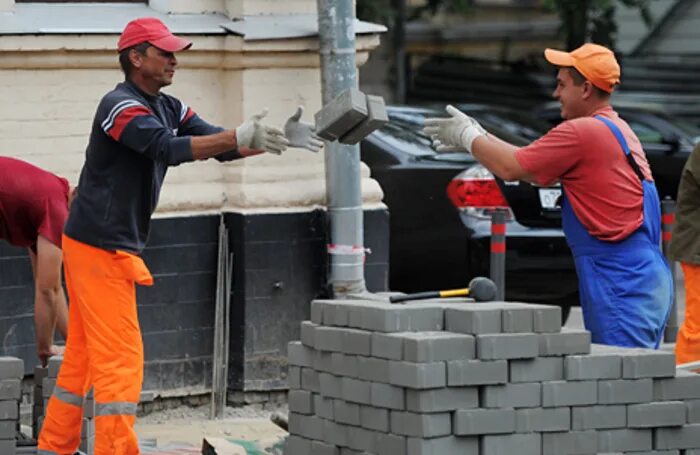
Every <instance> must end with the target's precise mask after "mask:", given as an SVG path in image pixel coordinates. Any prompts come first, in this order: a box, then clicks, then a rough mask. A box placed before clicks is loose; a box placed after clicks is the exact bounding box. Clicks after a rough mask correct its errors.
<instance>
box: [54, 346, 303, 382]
mask: <svg viewBox="0 0 700 455" xmlns="http://www.w3.org/2000/svg"><path fill="white" fill-rule="evenodd" d="M287 359H288V361H289V364H290V365H292V366H295V367H306V368H313V367H314V350H313V349H311V348H309V347H308V346H304V345H303V344H301V341H290V342H289V344H288V345H287ZM50 366H51V364H49V367H50ZM50 374H51V371H49V375H50Z"/></svg>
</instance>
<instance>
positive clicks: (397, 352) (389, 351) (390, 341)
mask: <svg viewBox="0 0 700 455" xmlns="http://www.w3.org/2000/svg"><path fill="white" fill-rule="evenodd" d="M403 335H405V334H404V333H403V332H399V333H378V332H374V333H372V342H371V343H372V357H379V358H382V359H389V360H403Z"/></svg>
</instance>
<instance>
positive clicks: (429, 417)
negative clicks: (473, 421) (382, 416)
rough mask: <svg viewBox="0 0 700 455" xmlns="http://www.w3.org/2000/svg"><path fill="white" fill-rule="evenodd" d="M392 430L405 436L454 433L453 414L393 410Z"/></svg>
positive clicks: (431, 436)
mask: <svg viewBox="0 0 700 455" xmlns="http://www.w3.org/2000/svg"><path fill="white" fill-rule="evenodd" d="M390 419H391V432H392V433H394V434H398V435H403V436H409V437H411V436H413V437H421V438H435V437H438V436H446V435H449V434H450V433H452V415H451V413H449V412H442V413H436V414H416V413H414V412H403V411H391V416H390Z"/></svg>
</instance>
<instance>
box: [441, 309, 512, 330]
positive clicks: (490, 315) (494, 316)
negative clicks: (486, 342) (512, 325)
mask: <svg viewBox="0 0 700 455" xmlns="http://www.w3.org/2000/svg"><path fill="white" fill-rule="evenodd" d="M501 324H502V308H500V307H497V306H488V305H482V304H478V305H477V304H475V305H465V306H460V307H459V308H448V309H446V310H445V329H446V330H447V331H449V332H456V333H468V334H472V335H478V334H484V333H501V332H502V325H501Z"/></svg>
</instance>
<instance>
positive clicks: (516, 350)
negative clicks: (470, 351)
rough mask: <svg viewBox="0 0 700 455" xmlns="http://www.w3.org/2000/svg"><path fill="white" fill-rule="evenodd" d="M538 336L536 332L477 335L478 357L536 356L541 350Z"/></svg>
mask: <svg viewBox="0 0 700 455" xmlns="http://www.w3.org/2000/svg"><path fill="white" fill-rule="evenodd" d="M537 337H538V335H536V334H534V333H526V334H521V333H499V334H486V335H477V337H476V353H477V357H478V358H479V359H481V360H498V359H526V358H534V357H537V354H538V352H539V346H538V338H537Z"/></svg>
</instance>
